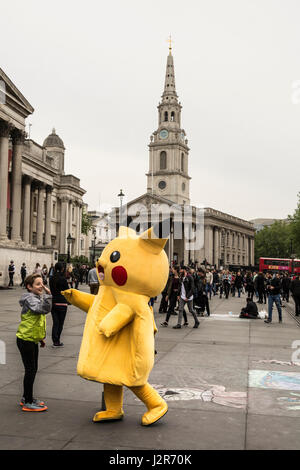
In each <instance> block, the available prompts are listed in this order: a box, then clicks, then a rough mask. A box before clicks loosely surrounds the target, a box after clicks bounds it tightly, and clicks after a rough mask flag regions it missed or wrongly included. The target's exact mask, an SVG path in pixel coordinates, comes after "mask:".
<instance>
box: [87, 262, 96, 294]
mask: <svg viewBox="0 0 300 470" xmlns="http://www.w3.org/2000/svg"><path fill="white" fill-rule="evenodd" d="M87 283H88V285H89V286H90V292H91V294H93V295H97V294H98V290H99V279H98V275H97V269H96V265H94V267H93V269H90V270H89V274H88V282H87Z"/></svg>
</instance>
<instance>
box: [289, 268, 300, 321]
mask: <svg viewBox="0 0 300 470" xmlns="http://www.w3.org/2000/svg"><path fill="white" fill-rule="evenodd" d="M291 293H292V297H293V299H294V302H295V315H296V317H299V316H300V278H299V276H296V277H295V279H293V280H292V282H291Z"/></svg>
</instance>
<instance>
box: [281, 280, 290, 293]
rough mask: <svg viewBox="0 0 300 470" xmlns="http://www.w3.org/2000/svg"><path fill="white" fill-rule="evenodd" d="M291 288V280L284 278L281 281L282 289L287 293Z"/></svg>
mask: <svg viewBox="0 0 300 470" xmlns="http://www.w3.org/2000/svg"><path fill="white" fill-rule="evenodd" d="M290 287H291V279H290V278H289V277H284V278H283V279H282V289H283V290H284V291H288V290H289V289H290Z"/></svg>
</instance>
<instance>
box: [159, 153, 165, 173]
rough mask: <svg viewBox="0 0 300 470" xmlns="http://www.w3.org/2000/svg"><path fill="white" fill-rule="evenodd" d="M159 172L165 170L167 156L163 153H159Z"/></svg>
mask: <svg viewBox="0 0 300 470" xmlns="http://www.w3.org/2000/svg"><path fill="white" fill-rule="evenodd" d="M159 163H160V165H159V167H160V170H166V169H167V154H166V152H165V151H163V152H160V162H159Z"/></svg>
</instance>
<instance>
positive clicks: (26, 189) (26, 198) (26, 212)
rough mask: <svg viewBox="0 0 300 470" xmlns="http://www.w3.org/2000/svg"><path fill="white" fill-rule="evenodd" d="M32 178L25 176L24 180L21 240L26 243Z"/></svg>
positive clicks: (28, 235) (28, 232)
mask: <svg viewBox="0 0 300 470" xmlns="http://www.w3.org/2000/svg"><path fill="white" fill-rule="evenodd" d="M31 182H32V178H30V177H29V176H26V177H25V180H24V209H23V210H24V214H23V241H24V243H25V244H26V245H29V242H30V203H31Z"/></svg>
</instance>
